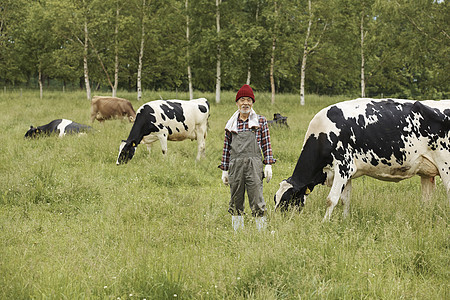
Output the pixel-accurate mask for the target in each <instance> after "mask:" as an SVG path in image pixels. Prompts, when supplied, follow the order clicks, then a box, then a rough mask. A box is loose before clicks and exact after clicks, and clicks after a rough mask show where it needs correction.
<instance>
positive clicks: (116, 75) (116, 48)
mask: <svg viewBox="0 0 450 300" xmlns="http://www.w3.org/2000/svg"><path fill="white" fill-rule="evenodd" d="M119 15H120V8H119V4H118V3H117V7H116V26H115V28H114V56H115V57H114V86H113V88H112V96H113V97H116V95H117V87H118V86H119Z"/></svg>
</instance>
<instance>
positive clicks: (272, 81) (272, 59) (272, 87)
mask: <svg viewBox="0 0 450 300" xmlns="http://www.w3.org/2000/svg"><path fill="white" fill-rule="evenodd" d="M277 20H278V7H277V2H276V1H275V25H274V29H273V35H272V53H271V55H270V90H271V92H272V100H271V103H272V104H274V103H275V77H274V69H275V46H276V42H277Z"/></svg>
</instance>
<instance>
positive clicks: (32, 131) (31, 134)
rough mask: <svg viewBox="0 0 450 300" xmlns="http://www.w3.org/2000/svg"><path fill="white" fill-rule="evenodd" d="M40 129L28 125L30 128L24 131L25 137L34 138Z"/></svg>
mask: <svg viewBox="0 0 450 300" xmlns="http://www.w3.org/2000/svg"><path fill="white" fill-rule="evenodd" d="M40 132H41V130H40V129H39V128H36V127H33V125H31V126H30V129H29V130H28V131H27V133H25V137H26V138H35V137H37V135H38V134H40Z"/></svg>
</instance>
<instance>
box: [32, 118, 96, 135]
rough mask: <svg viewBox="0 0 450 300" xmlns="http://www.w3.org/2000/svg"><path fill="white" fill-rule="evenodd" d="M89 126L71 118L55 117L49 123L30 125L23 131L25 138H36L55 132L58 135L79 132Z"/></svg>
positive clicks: (89, 128) (87, 128) (84, 130)
mask: <svg viewBox="0 0 450 300" xmlns="http://www.w3.org/2000/svg"><path fill="white" fill-rule="evenodd" d="M91 129H92V127H91V126H87V125H83V124H79V123H75V122H74V121H71V120H66V119H57V120H53V121H51V122H50V123H48V124H46V125H42V126H38V127H33V126H30V129H29V130H28V131H27V133H25V137H26V138H36V137H39V136H48V135H51V134H53V133H57V134H58V135H59V137H63V136H65V135H66V133H68V134H74V133H81V132H86V131H89V130H91Z"/></svg>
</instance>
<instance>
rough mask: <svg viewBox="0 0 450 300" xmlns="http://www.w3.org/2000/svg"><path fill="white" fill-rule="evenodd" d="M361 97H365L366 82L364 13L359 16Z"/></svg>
mask: <svg viewBox="0 0 450 300" xmlns="http://www.w3.org/2000/svg"><path fill="white" fill-rule="evenodd" d="M360 29H361V97H362V98H365V97H366V81H365V77H364V72H365V70H364V68H365V61H364V37H365V33H364V11H363V12H362V14H361V27H360Z"/></svg>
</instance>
